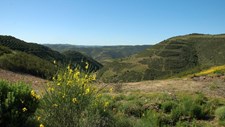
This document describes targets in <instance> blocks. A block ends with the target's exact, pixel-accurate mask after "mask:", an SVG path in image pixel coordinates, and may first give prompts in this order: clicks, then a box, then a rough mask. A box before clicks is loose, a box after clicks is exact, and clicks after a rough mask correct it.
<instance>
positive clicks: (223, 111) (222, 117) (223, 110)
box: [215, 106, 225, 125]
mask: <svg viewBox="0 0 225 127" xmlns="http://www.w3.org/2000/svg"><path fill="white" fill-rule="evenodd" d="M215 115H216V117H217V118H218V120H219V124H221V125H225V106H222V107H219V108H218V109H216V111H215Z"/></svg>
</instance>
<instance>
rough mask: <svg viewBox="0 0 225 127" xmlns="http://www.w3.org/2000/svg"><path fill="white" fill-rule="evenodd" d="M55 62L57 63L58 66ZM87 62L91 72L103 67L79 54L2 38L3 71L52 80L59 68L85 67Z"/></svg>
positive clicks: (0, 46)
mask: <svg viewBox="0 0 225 127" xmlns="http://www.w3.org/2000/svg"><path fill="white" fill-rule="evenodd" d="M53 61H56V64H54V62H53ZM81 61H83V62H81ZM86 62H88V63H89V65H90V66H91V71H97V70H98V69H100V68H101V67H102V65H101V64H100V63H98V62H97V61H95V60H94V59H92V58H89V57H87V56H84V55H83V54H81V53H79V52H76V53H74V52H70V53H63V54H61V53H59V52H57V51H54V50H52V49H50V48H48V47H45V46H42V45H39V44H35V43H27V42H25V41H22V40H19V39H17V38H15V37H12V36H0V68H2V69H6V70H10V71H14V72H20V73H28V74H32V75H35V76H39V77H42V78H50V77H52V75H54V74H55V73H56V71H57V70H58V68H59V67H62V66H67V65H68V64H72V65H75V66H76V65H80V66H81V67H84V66H85V65H86Z"/></svg>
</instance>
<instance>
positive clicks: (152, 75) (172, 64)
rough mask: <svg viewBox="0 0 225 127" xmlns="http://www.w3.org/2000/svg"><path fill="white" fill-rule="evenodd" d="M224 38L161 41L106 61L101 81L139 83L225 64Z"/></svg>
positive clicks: (186, 38) (202, 35)
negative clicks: (144, 48) (134, 52)
mask: <svg viewBox="0 0 225 127" xmlns="http://www.w3.org/2000/svg"><path fill="white" fill-rule="evenodd" d="M224 49H225V35H223V34H221V35H204V34H190V35H185V36H177V37H172V38H169V39H167V40H164V41H162V42H160V43H158V44H156V45H154V46H152V47H150V48H148V49H146V50H144V51H142V52H140V53H138V54H136V55H133V56H131V57H127V58H124V59H121V60H115V61H113V62H108V63H107V64H106V65H105V66H104V68H102V69H101V71H100V72H99V77H101V79H102V80H103V81H109V82H114V81H123V82H130V81H141V80H153V79H163V78H168V77H172V76H173V77H179V76H184V75H187V74H192V73H194V72H198V71H201V70H202V69H206V68H209V67H212V66H217V65H223V64H225V50H224Z"/></svg>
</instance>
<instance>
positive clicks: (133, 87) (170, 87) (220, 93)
mask: <svg viewBox="0 0 225 127" xmlns="http://www.w3.org/2000/svg"><path fill="white" fill-rule="evenodd" d="M0 79H3V80H8V81H12V82H17V81H22V82H25V83H28V84H31V86H32V87H33V89H36V90H41V89H42V88H43V85H45V84H46V82H47V80H44V79H41V78H38V77H35V76H31V75H27V74H18V73H14V72H10V71H6V70H2V69H0ZM105 85H106V89H110V88H113V87H114V86H115V85H116V84H113V83H111V84H105V83H100V85H99V87H102V86H105ZM121 91H122V92H123V93H129V92H141V93H153V92H158V93H175V92H180V93H182V92H189V93H196V92H202V93H204V94H205V95H207V96H210V97H222V98H224V97H225V93H224V91H225V82H224V80H221V79H214V80H210V81H201V80H200V81H193V80H192V79H190V78H186V79H168V80H154V81H142V82H132V83H122V84H121Z"/></svg>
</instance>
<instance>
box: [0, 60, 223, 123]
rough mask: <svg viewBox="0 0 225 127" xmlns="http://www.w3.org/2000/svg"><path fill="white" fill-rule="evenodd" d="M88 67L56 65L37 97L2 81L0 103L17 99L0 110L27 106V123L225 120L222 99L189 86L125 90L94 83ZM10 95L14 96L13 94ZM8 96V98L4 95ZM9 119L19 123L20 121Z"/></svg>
mask: <svg viewBox="0 0 225 127" xmlns="http://www.w3.org/2000/svg"><path fill="white" fill-rule="evenodd" d="M88 68H89V64H88V63H86V66H85V69H86V70H88ZM87 72H89V71H85V70H83V69H81V68H80V67H75V68H74V67H72V66H68V68H67V69H66V70H59V71H58V74H57V75H56V76H54V77H53V81H51V82H48V84H47V85H46V87H45V91H43V93H42V92H41V91H39V94H40V95H41V96H39V95H37V94H36V92H35V91H33V90H31V89H30V88H29V87H27V86H26V85H24V84H22V85H23V86H22V87H21V86H20V85H18V84H14V85H13V84H10V83H8V82H4V81H1V83H0V84H1V86H0V88H1V102H2V104H3V105H6V104H7V103H5V102H9V100H10V99H12V100H13V101H14V99H15V100H17V101H15V102H16V103H13V106H10V107H8V110H4V107H5V106H1V113H3V114H7V113H9V114H11V115H9V116H12V117H13V118H12V119H14V117H15V116H13V115H12V113H16V114H17V113H18V117H21V116H23V115H25V114H26V113H28V112H29V111H31V113H29V114H30V115H27V114H26V116H27V117H28V118H27V117H26V118H24V121H25V122H22V123H21V124H24V125H23V126H28V127H29V126H33V127H35V126H37V127H38V126H41V127H44V126H45V127H53V126H54V127H57V126H65V127H70V126H79V127H82V126H84V127H89V126H90V127H95V126H96V127H97V126H102V127H104V126H105V127H126V126H127V127H146V126H152V127H157V126H177V127H183V126H199V127H201V126H209V127H210V126H212V127H214V126H222V125H224V111H225V110H224V106H225V99H224V98H220V97H210V96H208V95H207V96H206V95H204V94H203V93H201V92H193V91H189V92H184V91H177V92H173V93H169V92H160V91H154V92H142V91H139V90H130V91H129V90H124V88H123V87H124V86H123V84H122V83H118V84H116V85H113V84H112V85H109V86H102V85H97V84H98V83H97V82H96V81H95V78H96V77H95V76H96V75H95V74H93V73H87ZM6 88H10V89H15V90H14V91H16V93H17V94H13V92H8V93H5V91H9V90H6ZM24 92H25V93H24ZM11 95H15V98H14V97H11ZM6 97H7V98H10V99H4V98H6ZM40 97H41V98H40ZM13 98H14V99H13ZM30 101H31V102H30ZM10 102H11V101H10ZM26 103H28V104H26ZM2 104H1V105H2ZM34 104H35V105H34ZM30 105H31V106H30ZM24 107H26V108H24ZM3 111H5V112H3ZM14 111H20V113H19V112H14ZM35 111H36V112H35ZM34 112H35V115H34ZM9 116H8V117H9ZM8 117H7V115H1V118H0V121H1V123H2V125H4V126H6V127H7V126H12V125H7V124H9V122H8V120H7V121H6V119H9V118H8ZM21 118H23V117H21ZM4 122H5V123H4ZM3 123H4V124H3ZM25 123H26V125H25ZM10 124H18V126H20V125H19V124H20V122H18V121H17V122H15V123H14V122H10ZM13 126H14V125H13Z"/></svg>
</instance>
